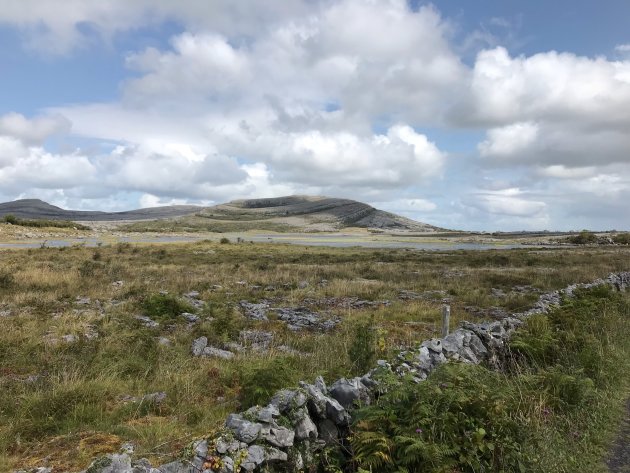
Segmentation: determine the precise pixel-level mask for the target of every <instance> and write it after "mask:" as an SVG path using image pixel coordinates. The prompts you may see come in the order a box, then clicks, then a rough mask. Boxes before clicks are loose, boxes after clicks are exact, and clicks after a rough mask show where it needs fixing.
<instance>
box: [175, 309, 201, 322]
mask: <svg viewBox="0 0 630 473" xmlns="http://www.w3.org/2000/svg"><path fill="white" fill-rule="evenodd" d="M179 315H180V317H183V318H184V319H186V321H187V322H188V323H191V324H196V323H197V322H199V316H198V315H195V314H191V313H190V312H182V313H181V314H179Z"/></svg>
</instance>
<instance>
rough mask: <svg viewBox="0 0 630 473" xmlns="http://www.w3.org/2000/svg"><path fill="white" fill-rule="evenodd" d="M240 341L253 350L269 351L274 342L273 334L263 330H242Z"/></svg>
mask: <svg viewBox="0 0 630 473" xmlns="http://www.w3.org/2000/svg"><path fill="white" fill-rule="evenodd" d="M239 340H240V341H241V342H242V343H243V344H244V345H246V346H248V347H249V348H251V349H252V350H261V351H262V350H268V349H269V347H270V346H271V342H273V333H272V332H265V331H263V330H242V331H241V332H240V333H239Z"/></svg>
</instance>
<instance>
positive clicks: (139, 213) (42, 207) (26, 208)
mask: <svg viewBox="0 0 630 473" xmlns="http://www.w3.org/2000/svg"><path fill="white" fill-rule="evenodd" d="M199 208H200V207H198V206H195V205H171V206H165V207H152V208H147V209H138V210H128V211H125V212H99V211H93V210H87V211H85V210H65V209H62V208H60V207H56V206H54V205H51V204H49V203H47V202H44V201H43V200H39V199H20V200H15V201H13V202H4V203H0V218H1V217H4V216H5V215H9V214H10V215H15V216H16V217H19V218H28V219H48V220H73V221H77V222H90V221H119V220H121V221H124V220H145V219H160V218H170V217H179V216H182V215H188V214H192V213H194V212H196V211H198V210H199Z"/></svg>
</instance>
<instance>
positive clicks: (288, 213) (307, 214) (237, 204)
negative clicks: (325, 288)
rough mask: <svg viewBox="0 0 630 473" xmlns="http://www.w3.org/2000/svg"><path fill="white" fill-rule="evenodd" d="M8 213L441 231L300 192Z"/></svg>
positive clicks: (9, 208)
mask: <svg viewBox="0 0 630 473" xmlns="http://www.w3.org/2000/svg"><path fill="white" fill-rule="evenodd" d="M9 214H11V215H14V216H16V217H18V218H25V219H48V220H71V221H79V222H90V221H92V222H95V221H99V222H103V221H109V222H118V221H119V222H121V223H126V222H129V223H130V222H138V223H135V224H133V225H131V226H127V229H129V230H150V231H219V232H229V231H246V230H267V231H295V232H304V231H306V232H313V231H338V230H342V229H344V228H351V227H358V228H368V229H371V230H373V231H387V232H420V233H426V232H433V231H437V230H440V229H438V228H437V227H433V226H431V225H428V224H426V223H421V222H416V221H414V220H411V219H408V218H405V217H401V216H400V215H396V214H393V213H389V212H385V211H383V210H378V209H375V208H374V207H372V206H370V205H368V204H364V203H362V202H357V201H355V200H350V199H338V198H331V197H321V196H298V195H293V196H287V197H277V198H268V199H248V200H235V201H232V202H228V203H225V204H220V205H216V206H213V207H197V206H191V205H177V206H166V207H154V208H147V209H138V210H130V211H126V212H98V211H78V210H65V209H61V208H59V207H56V206H54V205H50V204H48V203H46V202H43V201H41V200H38V199H22V200H16V201H13V202H6V203H0V218H2V217H3V216H5V215H9Z"/></svg>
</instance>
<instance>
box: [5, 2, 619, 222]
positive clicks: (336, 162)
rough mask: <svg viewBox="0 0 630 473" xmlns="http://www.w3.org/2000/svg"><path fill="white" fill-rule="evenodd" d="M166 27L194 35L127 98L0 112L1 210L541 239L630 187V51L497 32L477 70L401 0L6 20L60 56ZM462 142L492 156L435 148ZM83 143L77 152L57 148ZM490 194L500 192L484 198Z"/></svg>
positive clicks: (136, 73) (92, 7) (153, 61)
mask: <svg viewBox="0 0 630 473" xmlns="http://www.w3.org/2000/svg"><path fill="white" fill-rule="evenodd" d="M350 19H351V20H350ZM164 21H169V22H171V23H170V24H176V25H178V27H180V28H181V31H179V32H178V33H177V34H175V35H174V36H173V37H172V38H170V42H169V43H168V45H167V46H166V47H163V48H156V47H151V48H146V49H142V50H138V51H130V52H126V53H125V55H124V57H125V61H126V65H127V67H128V68H129V69H130V74H129V76H128V78H127V79H126V80H125V81H124V82H123V83H121V84H120V90H121V97H120V100H119V101H114V102H111V103H100V104H99V103H92V104H90V103H87V104H77V105H71V106H65V107H57V108H56V109H51V110H50V111H49V113H48V114H45V115H41V116H36V117H30V118H27V117H24V116H22V115H19V114H16V113H14V114H8V115H4V116H2V117H0V183H1V187H2V192H4V193H5V195H6V194H7V193H8V192H9V191H8V190H7V189H11V192H12V193H16V192H19V193H20V194H22V193H24V192H26V191H27V190H28V189H30V190H31V191H32V192H33V193H34V194H37V195H50V196H51V198H54V199H56V201H57V202H68V203H73V204H75V205H88V204H89V202H90V200H89V198H96V197H97V196H99V197H103V196H110V200H108V201H104V202H108V204H103V205H112V206H120V205H122V204H121V202H123V201H124V200H125V199H136V200H138V199H140V202H141V203H155V202H184V201H198V202H200V201H204V202H207V201H214V200H219V201H220V200H227V199H230V198H235V197H247V196H255V195H282V194H290V193H295V192H297V193H306V192H309V193H322V192H325V193H327V194H330V195H343V196H348V197H357V198H359V197H364V198H366V199H367V200H368V201H371V202H379V203H381V204H382V206H383V207H385V208H389V209H394V207H399V210H400V211H401V212H403V213H404V212H409V213H414V215H421V214H422V212H431V211H432V210H435V209H437V208H439V209H441V210H442V209H443V207H444V202H445V201H446V200H448V199H451V200H453V201H454V202H457V201H459V200H462V201H464V202H466V205H464V204H462V207H461V209H463V210H461V209H460V211H461V215H464V216H466V215H472V213H474V215H475V218H478V219H483V218H486V219H492V220H493V221H494V220H496V221H500V222H502V224H506V225H507V224H509V222H510V221H511V222H517V223H519V224H528V225H529V224H532V225H533V224H543V223H544V222H545V221H547V220H546V219H548V218H549V216H550V215H553V216H556V215H558V212H557V211H556V209H558V208H560V207H562V208H569V207H571V203H575V202H580V203H581V204H582V207H583V208H590V207H588V205H585V201H584V200H583V199H582V197H580V191H579V190H578V189H579V188H580V186H582V188H583V189H584V190H583V192H581V194H583V195H587V196H588V198H589V199H591V202H592V203H593V204H592V205H595V203H599V204H600V206H602V207H605V208H612V207H615V205H617V204H618V203H619V200H620V199H622V198H623V196H625V195H627V194H628V192H630V191H629V184H628V180H629V179H628V176H630V171H629V169H628V167H627V165H628V164H629V163H630V135H629V134H628V130H629V129H630V61H628V60H627V59H626V60H623V58H625V57H626V54H627V53H628V45H625V44H620V45H618V47H617V48H616V49H615V52H614V53H612V52H611V53H612V54H614V55H615V56H614V57H615V58H617V60H613V59H607V58H606V57H603V56H602V57H595V58H589V57H582V56H578V55H576V54H572V53H559V52H555V51H548V52H541V53H539V54H534V55H529V56H526V55H521V56H513V55H511V54H510V53H509V52H508V50H507V49H506V48H505V47H500V46H497V45H499V44H504V45H505V44H506V42H507V43H509V42H510V41H511V40H510V38H509V37H508V36H507V35H509V32H505V31H503V30H504V29H505V26H507V25H508V23H509V22H512V23H513V24H514V28H511V30H514V29H515V28H518V27H519V24H518V21H516V22H514V21H512V20H511V19H507V20H506V19H504V18H494V19H491V20H490V22H489V24H488V25H487V27H484V28H482V29H481V30H480V31H478V32H472V33H470V34H469V35H468V38H467V39H464V40H463V42H464V43H466V42H469V43H470V44H473V43H474V45H475V46H474V48H475V50H479V49H480V46H479V45H480V44H485V45H486V46H485V48H486V49H484V50H481V51H480V52H479V53H478V55H477V58H476V60H475V61H474V63H473V65H472V66H468V65H466V64H465V63H464V62H463V61H462V60H461V58H460V56H459V55H458V54H457V53H456V51H462V50H464V51H466V47H467V45H466V44H463V45H457V44H454V43H453V39H452V38H453V35H452V34H451V33H452V28H453V26H452V24H451V23H450V22H449V20H448V19H444V18H443V17H442V16H441V15H440V13H439V12H438V11H437V9H436V8H435V7H430V6H428V7H427V6H424V7H420V8H419V9H417V10H412V9H411V8H410V6H409V4H408V2H407V1H405V0H322V1H311V0H292V1H286V0H269V1H268V2H264V4H263V3H262V2H251V1H246V0H216V1H213V2H199V1H198V0H180V1H177V2H175V1H173V0H137V1H133V2H129V1H127V0H107V1H103V2H85V1H83V0H67V1H65V2H64V8H61V9H60V8H58V6H56V5H55V6H53V5H52V4H51V2H43V1H40V0H22V1H20V2H9V3H7V5H3V8H2V10H0V24H8V25H12V26H14V27H16V28H19V29H20V33H21V35H22V37H24V38H27V42H28V46H29V47H32V48H35V49H37V50H39V51H44V52H48V53H53V54H68V53H71V52H72V51H73V50H74V48H77V47H86V48H89V47H90V45H91V44H92V43H93V42H94V41H110V40H112V41H111V46H112V47H113V48H115V47H116V46H117V43H116V41H113V39H115V37H116V34H118V33H119V32H122V31H130V30H132V29H139V30H141V29H142V28H143V27H146V26H149V27H152V26H157V25H162V24H163V22H164ZM482 26H483V25H482ZM493 28H494V29H493ZM508 29H509V28H508ZM151 31H154V30H151ZM155 31H158V30H157V29H156V30H155ZM502 31H503V32H502ZM153 44H155V43H153ZM469 46H470V45H469ZM122 56H123V55H122V54H121V57H122ZM52 60H54V58H53V59H52ZM52 105H55V104H51V106H52ZM66 117H67V118H66ZM462 128H465V129H471V130H474V131H473V133H475V132H476V131H477V130H481V131H482V132H483V131H485V137H484V138H482V139H480V140H478V141H480V143H479V144H478V146H477V151H478V154H479V155H480V156H481V157H482V158H484V159H481V160H475V159H474V157H469V158H468V159H466V158H465V157H461V158H460V157H459V155H458V154H457V153H453V154H449V153H447V152H445V151H444V149H446V146H449V145H450V144H442V143H449V142H448V140H447V139H445V138H443V136H444V135H442V136H441V139H442V140H443V141H440V142H439V143H440V146H438V144H437V143H436V141H435V139H434V138H433V135H432V134H431V133H433V130H436V129H439V130H440V133H441V132H443V131H446V134H447V135H448V136H449V139H450V136H455V138H454V139H455V140H457V139H458V135H457V133H458V131H461V129H462ZM426 130H430V131H426ZM70 132H71V133H72V135H70V138H69V139H67V141H65V142H64V145H65V147H66V148H68V149H69V151H67V152H61V151H58V150H55V151H51V150H46V149H44V147H43V146H44V145H43V143H49V142H50V140H47V138H48V137H50V136H53V135H55V134H67V133H70ZM74 137H80V138H88V139H89V140H90V142H95V141H97V142H99V140H100V142H99V145H97V146H96V148H97V149H98V151H90V150H81V149H77V150H73V149H72V147H71V143H72V142H73V141H72V138H74ZM79 142H80V141H79ZM103 142H105V144H106V145H105V146H103V145H102V144H103ZM99 146H100V147H99ZM112 148H115V149H114V151H113V152H109V151H107V150H109V149H112ZM440 148H443V149H440ZM103 150H105V151H103ZM469 151H473V150H469ZM470 154H471V153H470V152H467V151H466V150H464V151H463V152H461V155H462V156H468V155H470ZM458 159H459V160H458ZM443 176H446V177H447V178H448V179H456V182H455V183H454V184H452V185H450V186H449V193H453V194H455V195H454V196H453V197H449V196H447V195H445V194H446V192H445V191H444V190H442V189H439V185H437V184H434V181H435V182H437V183H439V182H440V180H441V179H442V178H443ZM482 179H486V180H488V181H492V182H494V183H495V185H494V187H493V189H494V190H491V191H478V190H476V189H478V188H479V187H480V186H481V184H480V181H481V180H482ZM449 182H450V181H449ZM7 186H9V187H7ZM425 190H426V194H427V195H432V197H431V201H427V200H425V199H424V198H423V196H422V192H421V191H425ZM436 193H437V194H440V193H441V195H438V196H437V197H436V198H434V197H433V195H434V194H436ZM462 195H463V196H464V197H462V198H460V197H459V196H462ZM143 196H144V197H143ZM403 196H413V197H410V198H404V197H403ZM64 199H65V200H64ZM387 202H390V205H389V206H387V205H386V203H387ZM615 208H617V207H615ZM394 211H395V210H394ZM572 212H575V209H574V210H572ZM436 213H437V212H436ZM591 213H592V214H593V215H595V214H596V211H591ZM453 215H455V213H453ZM458 215H460V214H458ZM567 218H568V217H567ZM510 219H511V220H510ZM488 221H490V220H488ZM528 222H529V223H528ZM436 223H438V224H439V222H436ZM448 226H452V225H448Z"/></svg>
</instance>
